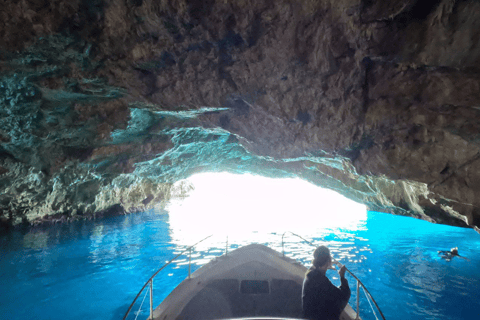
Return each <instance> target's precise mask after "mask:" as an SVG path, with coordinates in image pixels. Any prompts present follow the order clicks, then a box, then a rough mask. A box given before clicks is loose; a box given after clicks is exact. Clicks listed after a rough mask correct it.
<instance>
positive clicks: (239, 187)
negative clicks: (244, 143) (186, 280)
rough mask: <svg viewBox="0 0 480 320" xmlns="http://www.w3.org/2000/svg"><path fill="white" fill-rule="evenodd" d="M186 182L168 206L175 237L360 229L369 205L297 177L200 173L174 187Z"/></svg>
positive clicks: (307, 232) (303, 232)
mask: <svg viewBox="0 0 480 320" xmlns="http://www.w3.org/2000/svg"><path fill="white" fill-rule="evenodd" d="M185 182H187V183H191V184H192V185H193V186H194V189H193V190H191V191H189V192H188V197H186V198H184V199H176V200H172V201H171V202H170V203H169V204H168V206H167V210H168V212H169V223H170V227H171V229H172V236H173V237H174V238H176V239H182V240H183V241H188V242H191V241H196V240H198V239H199V238H200V237H202V236H204V235H205V236H206V235H209V234H216V235H218V234H220V233H221V234H226V235H228V236H229V237H234V236H241V235H242V234H245V233H252V232H253V233H283V232H285V231H291V232H298V233H300V234H312V233H317V231H318V230H319V229H323V230H328V229H330V230H331V229H338V228H342V229H351V230H357V229H358V228H360V227H362V226H363V225H364V224H365V221H366V216H367V211H366V207H365V205H363V204H359V203H356V202H354V201H352V200H350V199H347V198H346V197H344V196H342V195H340V194H338V193H336V192H335V191H332V190H328V189H323V188H320V187H318V186H315V185H313V184H311V183H309V182H307V181H305V180H301V179H299V178H295V179H293V178H288V179H273V178H266V177H262V176H256V175H251V174H243V175H237V174H230V173H201V174H196V175H193V176H191V177H190V178H188V179H187V180H186V181H185V180H184V181H180V182H178V183H177V184H176V185H175V187H177V188H179V186H180V185H181V184H182V183H185Z"/></svg>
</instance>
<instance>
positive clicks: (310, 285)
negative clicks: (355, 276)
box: [302, 246, 350, 320]
mask: <svg viewBox="0 0 480 320" xmlns="http://www.w3.org/2000/svg"><path fill="white" fill-rule="evenodd" d="M313 258H314V259H313V265H312V267H311V268H310V269H309V270H308V271H307V273H306V274H305V280H304V281H303V289H302V307H303V316H304V318H305V319H309V320H320V319H321V320H338V319H339V318H340V314H341V313H342V311H343V309H344V308H345V306H346V305H347V303H348V300H349V299H350V288H349V286H348V281H347V279H345V271H346V268H345V266H342V267H341V268H340V270H339V271H338V274H339V275H340V280H341V283H342V284H341V286H340V288H338V287H336V286H334V285H333V284H332V283H331V282H330V280H328V278H327V277H326V275H325V274H326V272H327V270H328V269H334V268H333V267H332V257H331V256H330V250H328V248H327V247H325V246H320V247H318V248H317V249H315V252H314V253H313Z"/></svg>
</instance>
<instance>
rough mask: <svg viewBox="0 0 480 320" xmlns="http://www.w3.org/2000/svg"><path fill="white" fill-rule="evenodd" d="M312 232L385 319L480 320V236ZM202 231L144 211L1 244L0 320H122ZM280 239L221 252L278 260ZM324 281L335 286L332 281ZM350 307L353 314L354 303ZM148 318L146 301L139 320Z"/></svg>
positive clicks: (258, 237)
mask: <svg viewBox="0 0 480 320" xmlns="http://www.w3.org/2000/svg"><path fill="white" fill-rule="evenodd" d="M185 223H186V224H188V222H185ZM309 230H310V231H308V234H302V236H304V237H305V238H307V239H308V240H310V241H314V242H315V243H316V244H326V245H328V246H329V247H330V249H331V251H332V253H333V255H334V257H335V258H336V259H338V260H340V261H341V262H342V263H345V264H346V266H347V267H348V268H349V269H350V270H351V271H353V272H354V273H355V274H356V275H357V276H358V277H359V278H360V279H361V280H362V282H363V283H364V284H365V285H366V286H367V288H368V289H369V291H370V292H371V293H372V295H373V296H374V298H375V299H376V301H377V303H378V304H379V305H380V307H381V309H382V311H383V313H384V315H385V317H386V318H387V319H445V320H446V319H449V320H451V319H453V320H455V319H478V318H480V256H479V255H478V252H479V249H480V235H479V234H477V233H476V232H475V231H473V230H471V229H463V228H455V227H448V226H442V225H434V224H430V223H428V222H425V221H420V220H415V219H412V218H406V217H398V216H392V215H388V214H382V213H377V212H368V214H367V219H366V220H359V221H357V222H355V223H353V224H351V225H350V226H347V227H345V225H344V226H342V227H339V228H335V227H332V226H330V227H328V228H320V227H319V228H316V229H311V228H310V229H309ZM201 231H202V230H198V236H197V235H191V237H188V238H187V237H186V236H185V234H182V232H181V230H179V227H178V226H172V225H171V223H170V219H169V215H168V214H167V213H166V212H163V213H161V212H154V211H150V212H145V213H142V214H136V215H128V216H120V217H112V218H109V219H106V220H102V221H84V222H76V223H70V224H64V225H56V226H53V227H51V228H48V229H36V230H31V231H29V232H21V231H16V232H12V233H9V234H7V235H1V236H0V244H1V247H0V258H1V260H0V284H1V289H0V318H1V319H37V320H46V319H62V320H64V319H79V320H80V319H121V318H122V317H123V315H124V313H125V311H126V310H127V309H128V306H129V304H130V302H131V301H132V300H133V298H134V297H135V295H136V294H137V293H138V290H139V289H140V288H141V287H142V286H143V284H144V283H145V281H146V280H148V278H149V277H150V275H151V274H152V273H153V272H154V271H155V270H156V269H158V268H159V267H161V266H162V265H163V264H164V263H165V261H167V260H170V259H171V258H172V257H174V256H175V255H176V254H177V253H178V252H180V251H181V250H183V249H184V248H185V247H187V246H188V245H190V244H193V243H192V241H193V240H192V239H193V238H195V239H196V240H199V239H201V238H203V237H204V236H207V235H208V234H205V235H202V236H201V233H202V232H201ZM283 231H284V230H276V232H274V231H273V230H272V231H271V232H267V233H265V234H260V233H249V234H243V235H241V234H238V235H235V236H231V237H229V238H228V248H229V250H233V249H234V248H236V247H238V246H240V245H242V244H244V243H246V242H248V241H254V242H260V243H267V244H269V245H270V246H271V247H273V248H275V249H277V250H281V238H282V237H281V236H282V234H283ZM193 242H195V241H193ZM285 242H286V244H285V251H286V253H287V254H289V255H291V256H293V257H295V258H296V259H298V260H300V261H302V262H303V263H305V264H309V261H310V255H311V253H312V250H313V249H312V247H309V245H308V244H306V243H305V242H301V240H300V239H299V238H297V237H295V236H293V235H290V234H286V235H285ZM455 246H458V247H459V252H460V254H461V255H463V256H465V257H467V258H468V259H469V260H462V259H459V258H455V259H453V260H452V261H445V260H443V259H441V258H440V257H439V256H438V254H437V250H443V249H450V248H451V247H455ZM225 248H226V237H224V236H221V237H217V238H215V237H212V238H210V239H208V240H207V241H205V242H204V243H203V244H202V245H199V246H198V247H197V250H196V252H195V253H194V254H193V256H192V262H193V270H195V269H196V268H198V267H199V266H200V265H202V264H204V263H206V261H208V259H209V258H211V257H213V256H217V255H220V254H222V253H223V252H224V250H225ZM187 273H188V263H187V261H186V258H183V257H182V259H181V260H179V261H178V262H177V263H175V264H172V265H170V266H168V267H167V268H166V269H165V270H164V271H163V272H162V273H161V274H160V276H159V277H157V278H156V280H155V289H154V290H155V294H154V304H158V303H159V302H160V301H161V300H162V299H163V298H164V297H165V296H166V295H167V294H168V293H169V292H170V291H171V290H172V289H173V288H174V287H175V286H176V285H177V284H178V283H179V282H180V281H181V280H183V279H184V278H185V277H186V275H187ZM330 277H331V279H332V281H333V282H334V283H336V284H338V279H337V277H336V274H335V271H330ZM347 278H348V277H347ZM348 279H349V281H350V286H351V288H352V291H355V290H354V287H355V283H354V280H353V279H352V278H351V277H350V278H348ZM143 298H144V296H143V295H142V296H141V298H140V301H139V303H138V304H137V305H136V306H135V309H134V310H138V309H139V307H140V303H141V300H142V299H143ZM350 303H351V304H352V305H354V304H355V294H353V296H352V298H351V301H350ZM147 309H148V297H147V298H146V299H145V302H144V304H143V306H142V310H141V311H140V313H141V315H143V314H146V312H147ZM361 309H362V313H361V315H363V317H364V318H366V319H369V318H371V319H375V317H374V315H373V314H372V312H371V311H369V310H370V307H369V305H368V303H367V302H366V300H364V299H363V294H362V299H361ZM134 316H135V315H134V314H133V316H132V317H130V318H129V319H134ZM139 319H145V317H139Z"/></svg>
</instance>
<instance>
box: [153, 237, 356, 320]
mask: <svg viewBox="0 0 480 320" xmlns="http://www.w3.org/2000/svg"><path fill="white" fill-rule="evenodd" d="M306 271H307V269H306V267H305V266H303V265H302V264H300V263H298V262H297V261H295V260H293V259H290V258H288V257H284V256H283V255H282V254H281V253H279V252H277V251H275V250H273V249H270V248H268V247H266V246H264V245H260V244H251V245H248V246H245V247H242V248H239V249H236V250H234V251H232V252H230V253H229V254H227V255H223V256H221V257H218V258H216V259H214V260H212V261H210V262H209V263H208V264H206V265H205V266H203V267H201V268H200V269H198V270H197V271H195V272H194V273H193V274H192V275H191V277H190V278H188V279H185V280H184V281H183V282H182V283H180V284H179V285H178V286H177V287H176V288H175V289H174V290H173V291H172V293H171V294H170V295H169V296H168V297H167V298H165V300H164V301H163V302H162V303H161V304H160V305H159V306H158V307H157V308H156V309H155V311H154V314H153V316H154V319H161V320H170V319H171V320H174V319H175V320H176V319H178V320H180V319H181V320H190V319H195V320H207V319H209V320H210V319H233V318H252V317H256V318H258V317H267V319H273V318H281V319H285V318H297V319H298V318H301V314H302V309H301V293H302V284H303V279H304V275H305V272H306ZM352 315H354V313H353V310H352V309H351V307H350V306H347V308H346V310H345V311H344V312H343V313H342V316H341V319H345V320H347V319H353V318H354V317H353V318H352Z"/></svg>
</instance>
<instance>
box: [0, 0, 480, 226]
mask: <svg viewBox="0 0 480 320" xmlns="http://www.w3.org/2000/svg"><path fill="white" fill-rule="evenodd" d="M479 13H480V5H479V4H478V3H477V2H476V1H473V0H467V1H451V0H432V1H427V2H422V3H420V2H418V1H412V0H390V1H357V0H344V1H317V2H316V1H300V2H298V3H296V4H293V3H291V2H289V1H275V2H272V1H267V0H265V1H263V0H260V1H215V0H205V1H160V2H159V1H153V0H143V1H117V0H113V1H101V0H96V1H93V2H92V1H73V2H69V3H68V4H65V3H64V2H62V1H50V2H48V3H46V2H45V3H44V2H42V1H40V2H39V1H23V2H19V3H13V2H12V3H9V4H6V5H5V6H3V7H2V8H1V9H0V16H1V17H2V19H3V20H2V21H3V22H4V27H3V29H1V30H0V39H1V40H0V45H2V48H5V49H4V50H2V51H1V52H0V78H1V79H0V189H1V192H0V220H1V221H3V222H2V224H5V223H6V224H20V223H39V221H40V222H41V221H59V222H62V221H64V220H67V221H68V219H76V218H84V217H93V216H97V217H100V216H102V215H105V214H111V213H112V212H116V213H119V212H120V213H121V212H133V211H136V210H144V209H146V208H151V207H153V206H155V205H157V204H161V203H162V202H165V201H167V200H168V199H169V197H171V196H172V195H173V193H172V190H171V185H172V184H173V183H174V182H176V181H178V180H180V179H183V178H186V177H188V176H189V175H191V174H193V173H196V172H202V171H209V170H227V171H233V172H238V173H242V172H253V173H257V174H261V175H265V176H275V177H291V176H298V177H301V178H303V179H306V180H309V181H311V182H312V183H315V184H317V185H320V186H324V187H327V188H331V189H334V190H336V191H338V192H340V193H342V194H344V195H346V196H347V197H349V198H351V199H353V200H356V201H359V202H362V203H365V204H366V205H367V206H368V207H369V208H370V209H372V210H379V211H387V212H391V213H394V214H400V215H409V216H414V217H417V218H420V219H425V220H428V221H431V222H435V223H445V224H451V225H459V226H470V227H476V228H478V227H479V226H480V209H479V208H480V200H479V199H478V197H477V196H476V195H477V194H478V193H479V192H480V184H479V183H478V181H480V176H479V175H480V149H479V148H480V143H479V142H480V128H479V125H478V121H476V120H475V119H478V117H479V116H480V114H479V112H480V108H479V106H480V94H479V92H480V90H479V88H480V77H479V74H478V70H479V67H480V50H479V48H480V43H479V41H478V39H480V37H478V35H479V31H478V30H480V28H478V23H479V22H478V21H479V20H478V19H477V18H478V14H479ZM49 217H50V218H49Z"/></svg>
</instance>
